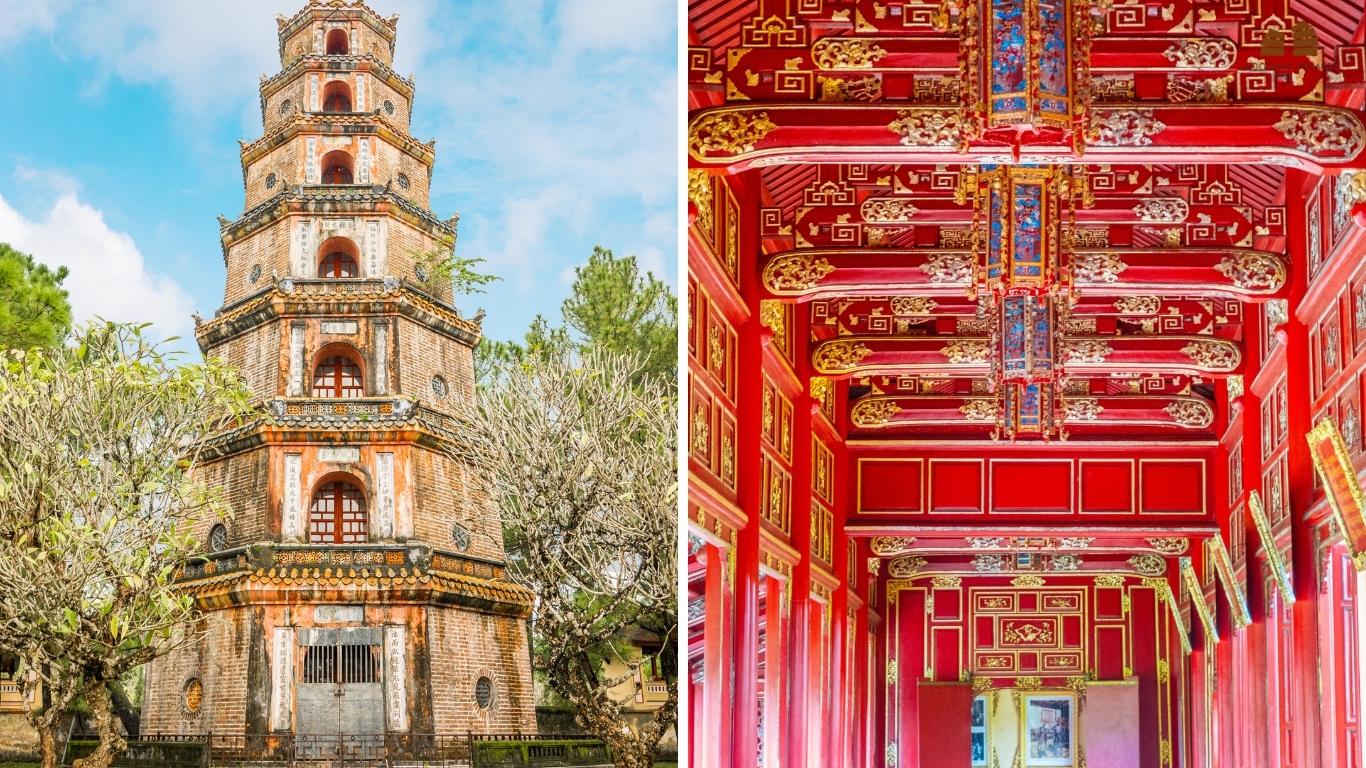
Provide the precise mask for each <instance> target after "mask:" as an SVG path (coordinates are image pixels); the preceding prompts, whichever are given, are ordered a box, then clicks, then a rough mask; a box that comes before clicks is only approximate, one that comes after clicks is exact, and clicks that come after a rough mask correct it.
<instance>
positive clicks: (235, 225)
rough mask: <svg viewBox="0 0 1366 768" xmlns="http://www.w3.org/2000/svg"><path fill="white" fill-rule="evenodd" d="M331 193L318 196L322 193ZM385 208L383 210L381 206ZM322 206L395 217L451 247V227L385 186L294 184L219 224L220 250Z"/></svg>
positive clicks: (336, 209) (452, 228) (452, 231)
mask: <svg viewBox="0 0 1366 768" xmlns="http://www.w3.org/2000/svg"><path fill="white" fill-rule="evenodd" d="M324 191H326V192H332V193H333V194H322V192H324ZM385 205H388V206H389V208H388V209H387V211H386V210H385V209H384V207H383V206H385ZM323 206H326V209H325V210H326V212H328V213H335V212H337V211H338V210H339V209H340V210H346V209H347V208H348V207H354V209H355V211H356V212H358V213H374V212H376V211H377V210H379V211H381V212H387V213H391V214H394V215H396V216H397V217H398V218H400V219H402V220H404V221H406V222H408V223H410V224H413V225H415V226H418V227H420V228H422V229H424V230H425V231H426V232H427V233H428V234H430V235H432V236H433V237H436V238H437V239H439V240H443V241H446V242H448V243H449V244H451V245H454V244H455V235H456V230H455V226H454V224H451V223H448V222H445V221H441V220H440V219H437V218H436V216H434V215H432V213H431V212H430V211H428V210H426V209H424V208H421V207H420V206H418V205H417V204H415V203H413V202H412V201H410V200H408V199H407V198H405V197H403V196H402V195H400V194H398V193H396V192H394V191H393V189H391V188H390V187H389V186H388V185H384V186H381V185H378V184H370V185H355V184H353V185H347V186H326V185H314V184H310V185H303V184H295V185H291V186H287V187H285V188H284V189H282V190H281V191H280V192H279V193H278V194H276V195H275V196H274V197H271V198H269V199H267V200H263V201H262V202H260V203H258V204H257V205H256V206H254V207H252V208H250V209H249V210H247V211H246V212H244V213H243V214H242V215H241V216H240V217H239V218H238V219H237V220H236V221H229V222H227V223H226V224H223V225H222V228H221V229H220V234H219V238H220V240H221V241H222V244H223V247H224V248H225V249H226V248H227V247H228V246H229V245H231V244H232V243H234V242H236V240H237V239H238V238H240V237H242V236H243V235H245V234H247V233H248V232H250V231H255V230H256V229H259V228H260V227H262V226H264V225H265V224H269V223H271V222H273V221H274V220H275V219H277V218H279V217H280V216H282V215H286V214H289V213H296V212H310V211H311V209H313V208H315V207H316V208H322V207H323Z"/></svg>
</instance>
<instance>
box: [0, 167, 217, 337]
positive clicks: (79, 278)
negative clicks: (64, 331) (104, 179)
mask: <svg viewBox="0 0 1366 768" xmlns="http://www.w3.org/2000/svg"><path fill="white" fill-rule="evenodd" d="M0 242H5V243H9V244H10V245H11V246H13V247H14V248H16V249H18V250H20V251H23V252H25V253H28V254H30V255H32V256H33V257H34V258H35V259H37V260H38V261H40V262H42V263H44V264H47V265H48V266H51V267H57V266H64V267H67V268H68V269H69V270H70V272H71V274H70V276H68V277H67V279H66V281H65V282H64V283H63V285H64V287H65V288H66V289H67V291H68V293H69V294H70V296H71V310H72V314H73V316H74V318H75V320H76V322H77V323H81V322H84V321H86V320H90V319H92V318H94V317H102V318H104V319H106V320H114V321H119V322H140V323H146V322H150V323H152V324H153V333H154V334H155V335H156V336H159V337H162V338H165V337H168V336H181V337H182V338H189V334H190V331H191V328H190V313H191V312H192V311H193V309H194V304H193V302H192V301H191V300H190V296H189V294H188V293H186V291H185V290H184V289H183V288H182V287H181V286H180V284H179V283H177V282H176V281H175V280H174V279H173V278H171V277H169V276H167V275H161V274H156V273H154V272H150V271H148V269H147V265H146V263H145V261H144V259H143V257H142V253H141V252H140V251H139V250H138V247H137V245H136V244H135V243H134V242H133V238H131V237H129V236H128V235H127V234H124V233H123V232H118V231H115V230H114V229H111V228H110V227H109V225H108V224H107V223H106V222H105V220H104V214H102V213H101V212H100V211H98V210H96V209H95V208H93V207H91V206H90V205H87V204H86V203H84V202H82V201H81V200H80V198H78V197H77V195H76V193H75V192H73V191H65V192H62V193H61V194H59V195H58V196H57V198H56V200H55V202H53V203H52V206H51V208H49V209H48V211H47V212H46V213H45V214H43V215H42V216H40V217H39V218H35V219H29V218H27V217H25V216H24V215H23V214H21V213H20V212H19V211H17V210H15V209H14V208H13V207H12V206H11V205H10V204H9V202H8V201H6V200H5V199H4V198H3V197H0ZM179 346H180V347H181V348H187V347H193V342H190V343H189V344H181V345H179Z"/></svg>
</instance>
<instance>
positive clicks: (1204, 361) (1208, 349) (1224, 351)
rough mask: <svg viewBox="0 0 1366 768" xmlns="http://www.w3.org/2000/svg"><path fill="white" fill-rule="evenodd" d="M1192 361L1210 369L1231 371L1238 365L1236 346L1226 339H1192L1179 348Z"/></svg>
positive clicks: (1238, 356)
mask: <svg viewBox="0 0 1366 768" xmlns="http://www.w3.org/2000/svg"><path fill="white" fill-rule="evenodd" d="M1181 352H1182V353H1184V354H1185V355H1186V357H1189V358H1190V359H1191V361H1192V362H1194V363H1195V364H1197V365H1199V366H1200V367H1202V368H1205V369H1207V370H1211V371H1231V370H1233V369H1234V368H1236V367H1238V361H1239V358H1240V355H1239V354H1238V348H1237V347H1235V346H1234V345H1233V344H1231V343H1229V342H1227V341H1193V342H1191V343H1190V344H1187V345H1186V346H1184V347H1182V348H1181Z"/></svg>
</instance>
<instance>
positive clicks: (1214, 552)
mask: <svg viewBox="0 0 1366 768" xmlns="http://www.w3.org/2000/svg"><path fill="white" fill-rule="evenodd" d="M1206 552H1207V553H1209V558H1210V560H1212V561H1213V562H1214V573H1215V574H1216V575H1217V576H1218V577H1219V581H1220V582H1222V583H1223V585H1224V592H1225V594H1227V595H1228V602H1229V607H1230V608H1232V610H1233V623H1234V625H1235V626H1237V627H1238V628H1239V629H1241V628H1243V627H1246V626H1248V625H1250V624H1252V615H1251V614H1250V613H1249V612H1248V609H1247V595H1245V594H1243V586H1242V585H1241V584H1239V583H1238V577H1237V575H1236V574H1235V573H1234V572H1233V558H1232V557H1230V556H1229V554H1228V548H1227V547H1225V546H1224V538H1223V536H1222V535H1221V534H1218V533H1216V534H1214V536H1212V537H1210V539H1209V540H1208V544H1207V546H1206Z"/></svg>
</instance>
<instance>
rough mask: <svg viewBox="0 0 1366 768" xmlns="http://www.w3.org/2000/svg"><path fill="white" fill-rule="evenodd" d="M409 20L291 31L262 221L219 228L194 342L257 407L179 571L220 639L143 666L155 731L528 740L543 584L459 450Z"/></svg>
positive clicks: (265, 747) (232, 443)
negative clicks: (509, 555)
mask: <svg viewBox="0 0 1366 768" xmlns="http://www.w3.org/2000/svg"><path fill="white" fill-rule="evenodd" d="M396 22H397V17H394V18H388V19H386V18H382V17H380V16H379V15H378V14H376V13H375V12H374V11H373V10H372V9H370V8H369V7H367V6H366V5H365V4H364V3H362V2H359V0H355V1H347V2H344V1H343V0H310V2H309V4H308V6H307V7H306V8H304V9H303V10H302V11H300V12H299V13H297V14H295V15H294V16H293V17H292V18H288V19H286V18H283V17H281V18H280V19H279V38H280V59H281V63H282V65H283V69H282V71H280V72H279V73H278V74H277V75H275V76H274V77H271V78H269V79H264V80H263V81H262V83H261V113H262V118H263V120H264V122H265V135H264V136H263V137H262V138H261V139H260V140H258V141H256V142H253V143H251V144H247V145H244V146H243V147H242V172H243V178H244V182H245V186H246V211H245V213H243V215H242V216H241V217H240V218H239V219H237V220H236V221H232V222H229V221H226V220H224V221H222V241H223V253H224V260H225V262H226V265H227V289H226V291H225V295H224V306H223V307H222V309H220V310H219V311H218V313H217V314H216V315H215V317H214V318H213V319H212V320H208V321H202V322H198V323H197V330H196V337H197V339H198V341H199V345H200V347H201V349H202V350H203V351H204V353H205V355H207V356H218V357H221V358H224V359H226V360H227V361H228V362H230V363H231V364H233V365H235V366H237V367H238V368H239V369H240V371H241V373H242V375H243V376H244V377H245V379H246V381H247V383H248V386H249V387H250V389H251V391H252V393H253V395H254V397H255V399H256V401H257V402H258V403H259V405H260V406H261V410H260V413H261V415H260V416H259V417H258V418H256V419H255V420H252V421H250V422H249V423H245V424H242V425H240V426H239V427H237V428H236V429H233V430H232V431H230V432H228V433H225V434H221V435H218V436H215V437H214V438H212V439H211V440H210V441H209V443H208V446H207V449H206V457H205V461H204V463H203V464H202V466H201V470H200V471H202V472H203V473H204V476H206V477H208V478H209V479H210V480H211V481H212V482H214V483H216V484H218V485H219V486H220V487H221V488H222V489H223V490H224V492H225V493H226V495H227V499H228V501H229V502H230V503H231V506H232V508H233V511H234V516H233V518H232V519H231V520H230V521H228V522H227V523H226V524H216V525H212V527H210V525H209V524H205V527H204V530H202V531H201V532H200V533H201V534H202V536H203V537H204V540H205V541H206V543H207V549H208V550H209V551H210V552H211V554H210V555H209V557H208V560H207V562H206V563H204V564H203V565H196V566H192V567H190V568H189V569H188V572H187V573H186V574H185V576H186V582H185V583H186V587H187V589H188V590H189V592H190V593H191V594H193V595H194V596H195V597H196V598H197V599H198V601H199V602H200V604H201V605H202V606H203V607H204V608H205V609H206V618H205V620H204V626H203V629H204V630H205V634H204V635H203V638H202V639H201V640H200V641H199V642H197V643H196V644H194V645H191V646H188V647H185V648H183V649H182V650H180V651H177V652H176V653H174V654H172V655H170V656H168V657H166V658H163V659H160V660H159V661H157V662H156V663H155V664H153V665H152V667H151V670H150V672H149V675H148V681H147V690H146V702H147V703H146V706H145V708H144V711H143V718H142V730H143V733H144V734H154V733H180V734H201V733H212V734H214V736H215V737H216V738H220V737H228V736H232V737H235V736H236V735H238V734H241V735H242V736H243V738H242V740H241V741H242V744H243V745H244V746H245V748H246V750H247V751H248V753H250V752H253V751H255V752H265V751H269V750H271V749H279V748H280V747H279V745H280V744H293V743H295V742H296V741H297V742H299V743H303V742H306V741H312V742H315V743H316V744H322V745H325V744H326V743H327V742H328V740H329V739H331V740H332V742H333V743H335V742H336V740H337V736H338V734H346V737H347V741H348V742H349V743H353V744H354V743H355V742H357V741H363V742H367V743H368V744H369V745H370V746H369V748H371V749H373V748H374V745H377V744H383V743H385V739H384V737H385V736H386V735H387V736H388V737H389V738H388V743H389V744H391V745H392V744H394V743H404V742H403V740H402V739H397V740H396V739H395V738H394V736H395V735H396V734H409V735H425V734H464V733H466V732H467V731H474V732H498V733H503V732H523V733H527V732H533V731H534V730H535V716H534V701H533V692H532V680H531V671H530V662H529V654H528V645H527V644H528V635H527V625H526V619H527V616H528V615H529V613H530V595H529V593H528V592H526V591H525V590H523V589H521V588H519V587H517V586H515V585H513V584H511V583H509V582H508V581H506V580H505V578H504V573H503V569H504V565H503V557H504V552H503V538H502V529H501V525H500V523H499V521H498V519H497V515H496V513H495V512H494V511H492V510H493V506H492V504H491V503H490V502H489V500H488V499H486V498H481V497H479V496H478V495H477V494H476V493H475V492H474V490H473V489H472V488H471V487H470V484H469V482H468V481H469V477H470V469H469V467H468V466H465V465H464V464H462V463H461V462H459V461H457V460H455V459H452V458H450V457H449V456H448V452H447V451H445V450H444V448H445V447H446V446H448V445H449V441H450V440H451V439H452V432H451V429H450V413H451V412H453V411H454V410H456V409H458V408H460V407H461V406H462V405H463V404H464V403H467V402H468V401H469V400H470V399H471V398H473V397H474V381H473V348H474V346H475V344H476V343H477V342H478V339H479V334H480V326H479V322H478V320H479V318H474V319H469V318H465V317H463V316H461V314H460V312H459V311H458V310H456V308H455V307H454V306H453V303H452V301H453V300H452V291H451V286H450V285H449V282H448V281H447V282H445V283H442V284H438V283H439V282H440V281H435V280H433V275H432V274H429V273H428V269H429V265H430V263H431V259H432V258H433V256H435V257H436V258H438V259H439V258H440V257H442V256H446V255H449V254H450V253H451V252H452V249H453V248H454V246H455V239H456V231H455V220H454V219H451V220H447V221H441V220H439V219H437V218H436V217H435V216H433V215H432V213H431V211H430V210H429V208H428V204H429V200H428V184H429V181H430V178H431V171H432V163H433V161H434V158H435V155H434V147H433V144H431V143H424V142H422V141H419V140H417V139H415V138H413V137H412V136H411V135H410V134H409V119H410V116H411V111H412V98H413V83H412V81H411V80H408V79H405V78H404V77H402V76H401V75H399V74H398V73H396V72H395V71H394V70H393V69H392V68H391V65H392V61H393V52H394V40H395V30H396ZM294 736H298V737H300V738H298V739H295V738H292V737H294ZM305 736H306V737H308V738H303V737H305ZM320 749H326V747H325V746H324V747H320ZM248 756H250V755H248Z"/></svg>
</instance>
